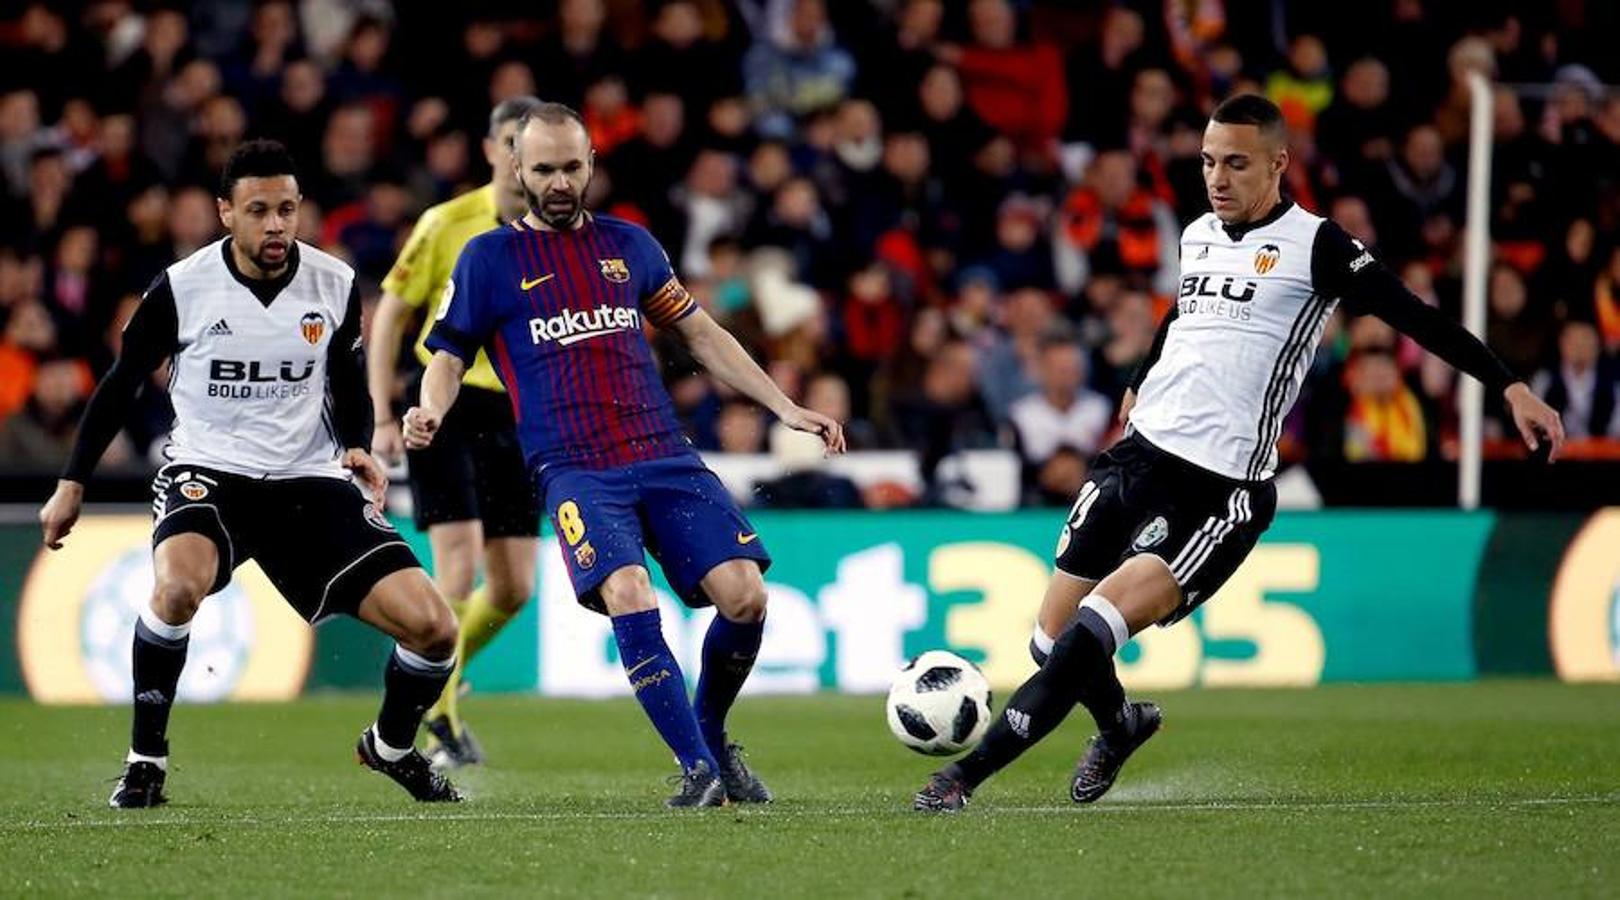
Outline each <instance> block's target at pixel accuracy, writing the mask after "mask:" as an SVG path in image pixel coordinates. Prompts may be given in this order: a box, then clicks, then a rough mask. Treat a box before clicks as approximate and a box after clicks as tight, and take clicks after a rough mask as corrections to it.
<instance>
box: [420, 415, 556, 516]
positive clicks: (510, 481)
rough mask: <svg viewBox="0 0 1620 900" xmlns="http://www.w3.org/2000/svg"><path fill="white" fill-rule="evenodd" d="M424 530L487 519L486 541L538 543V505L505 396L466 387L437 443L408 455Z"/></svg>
mask: <svg viewBox="0 0 1620 900" xmlns="http://www.w3.org/2000/svg"><path fill="white" fill-rule="evenodd" d="M406 455H407V458H408V459H409V460H410V466H411V501H412V503H413V505H414V506H415V507H416V510H415V519H416V527H417V528H418V529H420V530H422V531H426V530H427V529H428V528H430V527H432V526H434V525H442V524H444V523H446V522H470V521H481V522H483V523H484V537H486V538H499V537H538V536H539V534H540V501H539V500H538V499H537V497H536V495H535V489H534V478H533V477H532V476H530V474H529V468H528V466H526V465H525V464H524V462H523V448H522V447H521V446H519V445H518V437H517V424H516V422H515V421H514V420H513V418H512V404H511V402H510V401H508V400H507V398H506V395H505V394H502V393H498V392H496V391H488V390H484V389H483V388H474V387H463V388H462V389H461V394H460V396H459V397H458V398H457V399H456V403H455V405H454V406H452V407H451V408H450V412H449V414H447V415H446V416H445V417H444V422H443V423H441V424H440V426H439V433H438V434H436V435H434V437H433V443H432V444H431V445H429V446H428V447H427V449H425V450H412V451H410V452H409V453H407V454H406Z"/></svg>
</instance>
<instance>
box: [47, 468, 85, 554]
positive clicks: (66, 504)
mask: <svg viewBox="0 0 1620 900" xmlns="http://www.w3.org/2000/svg"><path fill="white" fill-rule="evenodd" d="M83 505H84V485H82V484H80V483H78V482H77V481H66V480H63V481H58V482H57V483H56V493H54V494H51V499H49V500H47V501H46V502H45V505H44V506H43V507H40V510H39V525H40V528H41V530H43V531H44V537H45V546H47V547H49V548H51V549H52V550H60V549H62V541H63V539H64V538H66V537H67V536H68V532H70V531H72V530H73V526H74V524H75V523H77V522H78V521H79V509H80V507H82V506H83Z"/></svg>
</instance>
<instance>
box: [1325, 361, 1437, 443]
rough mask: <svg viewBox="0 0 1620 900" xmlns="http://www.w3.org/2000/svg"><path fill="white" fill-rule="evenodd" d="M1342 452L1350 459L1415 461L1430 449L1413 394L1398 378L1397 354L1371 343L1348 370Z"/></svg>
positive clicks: (1420, 412) (1423, 422)
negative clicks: (1347, 399) (1347, 402)
mask: <svg viewBox="0 0 1620 900" xmlns="http://www.w3.org/2000/svg"><path fill="white" fill-rule="evenodd" d="M1346 381H1347V382H1348V388H1349V395H1350V396H1349V406H1348V408H1347V409H1346V411H1345V416H1344V440H1343V445H1342V446H1343V452H1344V458H1345V459H1346V460H1349V461H1350V462H1416V461H1418V460H1421V459H1423V458H1424V457H1425V456H1427V455H1428V442H1429V437H1430V435H1429V429H1428V427H1427V424H1426V423H1425V419H1424V414H1423V407H1422V405H1421V404H1420V403H1419V402H1418V398H1417V395H1416V394H1414V393H1413V392H1412V390H1411V388H1409V387H1407V386H1406V384H1405V383H1404V382H1403V381H1402V380H1401V372H1400V368H1399V367H1398V366H1397V365H1396V363H1395V357H1394V356H1393V355H1392V354H1391V353H1390V352H1389V351H1388V350H1387V349H1383V348H1379V347H1369V348H1366V349H1364V350H1361V351H1359V352H1357V354H1356V355H1355V356H1354V357H1352V358H1351V360H1350V363H1349V366H1348V367H1347V370H1346Z"/></svg>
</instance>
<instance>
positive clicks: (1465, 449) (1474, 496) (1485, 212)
mask: <svg viewBox="0 0 1620 900" xmlns="http://www.w3.org/2000/svg"><path fill="white" fill-rule="evenodd" d="M1468 94H1469V98H1470V103H1469V106H1468V219H1467V225H1466V229H1465V232H1464V234H1465V236H1466V242H1465V244H1464V246H1463V308H1462V313H1463V317H1462V318H1463V327H1464V328H1467V329H1468V330H1469V331H1470V332H1472V333H1473V334H1474V336H1475V337H1477V338H1479V339H1480V340H1482V341H1483V340H1484V339H1485V302H1486V298H1485V291H1486V280H1487V275H1488V274H1489V272H1490V266H1491V151H1492V149H1493V143H1494V136H1493V134H1492V131H1493V129H1492V125H1493V122H1492V106H1493V103H1494V98H1493V96H1492V92H1491V83H1490V82H1489V81H1487V80H1486V79H1485V76H1484V75H1482V74H1480V73H1479V72H1470V73H1469V75H1468ZM1457 406H1458V410H1457V414H1458V419H1459V421H1460V424H1461V427H1460V429H1459V431H1460V444H1461V446H1460V448H1459V451H1460V452H1459V455H1458V461H1457V462H1458V464H1457V505H1458V506H1460V507H1462V508H1463V509H1478V508H1479V495H1480V471H1481V459H1482V455H1483V452H1484V447H1483V444H1484V418H1485V387H1484V385H1482V384H1480V383H1479V382H1478V381H1475V380H1474V379H1472V378H1463V379H1461V386H1460V389H1459V390H1458V391H1457Z"/></svg>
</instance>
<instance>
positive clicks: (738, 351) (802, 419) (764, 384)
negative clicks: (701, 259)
mask: <svg viewBox="0 0 1620 900" xmlns="http://www.w3.org/2000/svg"><path fill="white" fill-rule="evenodd" d="M675 328H676V330H678V331H679V332H680V333H681V337H683V338H685V339H686V343H687V346H688V347H690V348H691V350H692V356H693V358H694V359H696V360H697V361H698V363H699V364H701V365H702V366H703V368H705V369H707V370H708V371H709V372H710V374H712V375H714V377H716V378H718V379H720V380H721V381H723V382H725V383H726V385H727V386H729V387H731V388H732V389H734V390H736V391H738V392H739V393H741V394H743V395H745V396H747V397H749V398H750V399H752V400H753V401H754V402H756V403H758V404H759V405H760V406H763V407H765V408H766V409H768V410H770V411H771V412H772V413H773V414H774V415H775V416H776V417H777V418H778V419H781V420H782V423H783V424H784V425H786V426H788V427H789V428H793V429H796V430H798V431H806V432H809V433H810V434H814V435H817V436H819V437H820V438H821V440H822V443H823V444H825V445H826V447H827V453H828V454H829V455H830V454H834V453H843V452H844V449H845V444H844V427H843V425H841V424H840V423H838V422H836V421H834V420H833V419H830V418H828V417H827V416H824V415H822V414H821V413H818V412H816V411H814V410H809V409H805V408H804V407H802V406H800V405H798V404H797V403H794V402H793V401H792V400H790V399H788V396H787V395H786V394H784V393H782V389H781V388H779V387H777V386H776V382H774V381H772V380H771V376H769V375H767V374H766V373H765V370H764V369H761V368H760V367H759V363H756V362H754V358H753V357H752V356H749V355H748V351H747V350H744V349H743V346H742V344H739V343H737V339H736V338H735V337H732V336H731V332H729V331H727V330H726V329H725V328H723V327H721V325H720V323H719V322H716V321H715V320H714V319H713V317H711V316H710V315H709V314H708V313H706V312H704V311H703V310H701V309H698V310H694V311H693V312H692V313H690V314H688V315H687V316H685V317H683V318H682V319H681V320H680V321H679V322H676V323H675Z"/></svg>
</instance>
